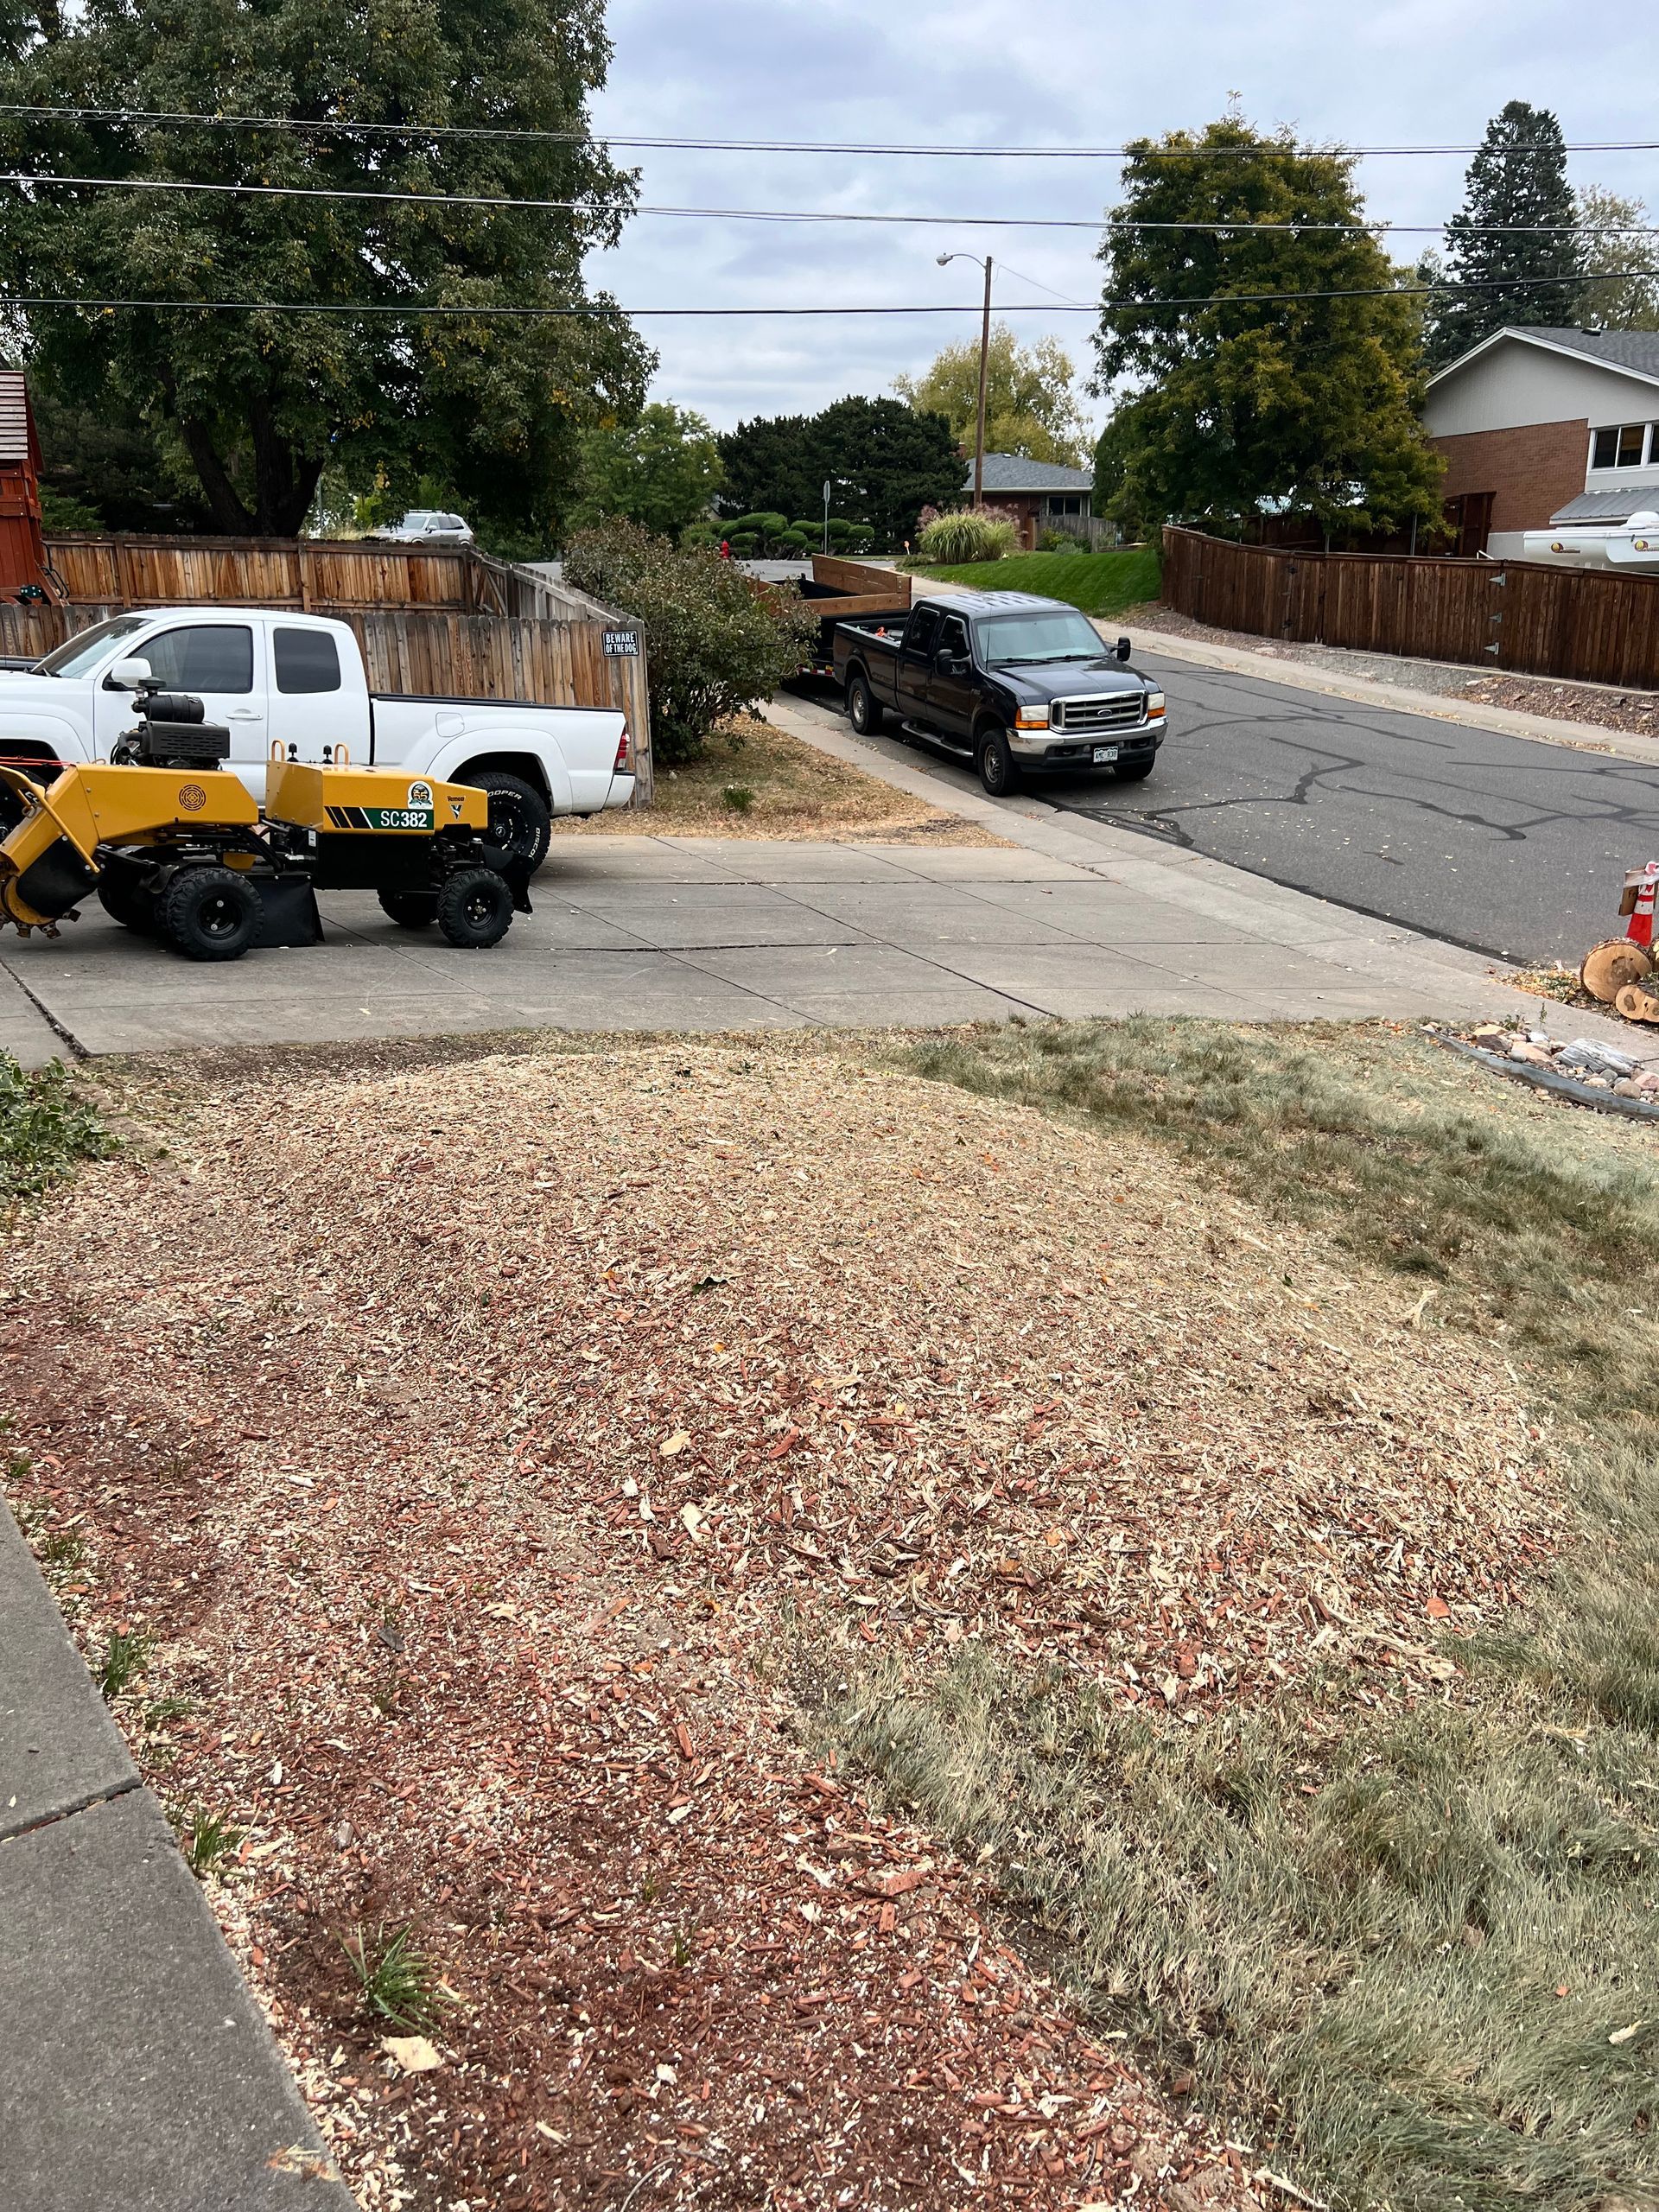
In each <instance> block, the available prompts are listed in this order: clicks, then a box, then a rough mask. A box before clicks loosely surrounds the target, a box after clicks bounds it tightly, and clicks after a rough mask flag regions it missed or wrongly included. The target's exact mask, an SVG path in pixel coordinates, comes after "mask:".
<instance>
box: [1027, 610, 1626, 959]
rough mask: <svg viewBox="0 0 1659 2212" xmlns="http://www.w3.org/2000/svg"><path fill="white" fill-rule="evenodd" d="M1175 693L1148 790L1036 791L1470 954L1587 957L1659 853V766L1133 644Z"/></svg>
mask: <svg viewBox="0 0 1659 2212" xmlns="http://www.w3.org/2000/svg"><path fill="white" fill-rule="evenodd" d="M1135 665H1136V666H1137V667H1138V668H1143V669H1145V670H1146V671H1147V672H1148V673H1149V674H1153V675H1156V676H1157V677H1159V679H1160V681H1161V683H1162V684H1163V686H1164V690H1165V692H1166V695H1167V696H1168V700H1169V736H1168V739H1167V740H1166V743H1165V745H1164V748H1163V750H1162V752H1161V753H1160V754H1159V757H1158V766H1157V767H1156V768H1155V769H1154V771H1153V773H1152V775H1151V777H1150V778H1149V779H1148V780H1147V782H1146V783H1144V784H1135V785H1125V786H1121V787H1120V786H1117V785H1109V784H1099V783H1094V782H1089V783H1078V784H1075V785H1060V784H1044V785H1040V786H1039V787H1038V795H1039V796H1040V797H1043V798H1049V799H1052V800H1053V801H1055V802H1056V803H1058V804H1062V805H1065V806H1066V807H1068V808H1073V809H1075V810H1077V811H1078V812H1080V813H1084V814H1088V815H1090V816H1092V817H1095V818H1096V819H1097V820H1099V821H1103V822H1113V823H1122V824H1123V825H1124V826H1125V827H1131V828H1138V829H1145V830H1147V832H1149V833H1150V834H1152V835H1154V836H1159V837H1162V838H1166V839H1167V840H1169V841H1171V842H1174V843H1176V844H1179V845H1183V846H1185V847H1187V848H1188V849H1192V850H1194V851H1197V852H1201V853H1205V854H1207V855H1210V856H1211V857H1212V858H1214V859H1217V860H1223V861H1229V862H1230V863H1231V864H1232V865H1233V866H1234V867H1236V868H1249V869H1251V870H1252V871H1254V872H1255V874H1259V875H1265V876H1268V877H1270V878H1271V879H1272V880H1274V882H1275V883H1282V884H1286V885H1288V886H1291V887H1294V889H1296V890H1299V891H1307V892H1312V893H1314V894H1315V895H1317V896H1318V897H1319V898H1322V899H1336V900H1338V901H1340V902H1341V903H1342V904H1343V905H1344V906H1353V907H1356V908H1357V909H1358V910H1359V911H1360V912H1363V913H1367V914H1376V915H1381V916H1383V917H1384V918H1387V919H1388V920H1390V921H1397V922H1404V923H1407V924H1408V925H1410V926H1411V927H1412V928H1414V929H1419V930H1423V931H1427V932H1429V933H1430V934H1432V935H1433V936H1436V937H1441V938H1450V939H1451V940H1452V942H1453V943H1454V944H1462V945H1466V946H1468V947H1470V948H1471V949H1472V950H1476V951H1479V952H1486V953H1496V954H1498V955H1500V956H1502V957H1506V958H1510V959H1518V960H1544V959H1554V958H1560V959H1564V960H1572V961H1573V962H1576V961H1577V960H1579V959H1580V957H1582V955H1583V954H1584V952H1585V951H1586V950H1587V949H1588V947H1589V946H1591V945H1592V944H1595V943H1596V942H1597V940H1598V939H1599V938H1605V937H1610V936H1614V935H1622V934H1623V931H1624V924H1623V923H1622V922H1621V921H1620V920H1619V918H1618V894H1619V887H1620V885H1621V883H1622V881H1623V880H1624V871H1625V869H1626V868H1634V867H1636V866H1637V865H1638V864H1639V863H1641V862H1642V861H1646V860H1649V858H1659V766H1656V767H1648V766H1643V764H1641V763H1640V762H1637V761H1633V760H1616V759H1613V758H1611V757H1604V756H1602V755H1600V754H1596V753H1581V752H1576V751H1573V750H1571V749H1569V748H1568V747H1565V746H1558V745H1548V744H1537V743H1533V742H1530V741H1527V740H1525V739H1520V738H1512V737H1504V736H1500V735H1498V734H1497V733H1496V732H1494V731H1491V730H1480V729H1469V728H1464V727H1462V726H1461V725H1459V724H1458V723H1455V722H1446V721H1436V720H1434V719H1433V717H1432V716H1429V715H1410V714H1397V713H1392V712H1389V710H1387V709H1383V708H1378V707H1370V706H1364V705H1362V704H1360V703H1358V702H1356V701H1353V700H1348V699H1336V698H1325V697H1323V696H1320V695H1319V694H1318V693H1316V692H1310V691H1303V690H1295V689H1294V688H1292V687H1291V686H1289V685H1281V684H1276V683H1262V682H1261V681H1260V680H1259V679H1257V678H1256V677H1249V676H1237V675H1234V674H1232V673H1230V671H1224V670H1220V669H1208V668H1200V667H1197V666H1195V665H1193V664H1192V663H1191V662H1185V661H1175V660H1166V659H1163V658H1160V657H1159V656H1157V655H1156V654H1150V653H1137V654H1136V656H1135Z"/></svg>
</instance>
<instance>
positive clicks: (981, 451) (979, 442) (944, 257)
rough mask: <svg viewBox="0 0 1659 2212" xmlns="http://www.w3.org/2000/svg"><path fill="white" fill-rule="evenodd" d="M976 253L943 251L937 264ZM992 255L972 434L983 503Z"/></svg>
mask: <svg viewBox="0 0 1659 2212" xmlns="http://www.w3.org/2000/svg"><path fill="white" fill-rule="evenodd" d="M978 259H979V256H978V255H977V254H976V253H942V254H941V255H940V256H939V266H940V268H941V269H943V268H944V266H945V264H947V263H948V262H952V261H977V260H978ZM991 268H992V262H991V257H990V255H989V254H987V255H986V256H985V260H984V270H985V314H984V317H983V319H982V321H981V323H980V326H979V419H978V425H977V428H976V430H975V433H974V505H976V507H979V506H983V505H984V504H985V388H986V385H987V383H988V380H989V377H990V367H991Z"/></svg>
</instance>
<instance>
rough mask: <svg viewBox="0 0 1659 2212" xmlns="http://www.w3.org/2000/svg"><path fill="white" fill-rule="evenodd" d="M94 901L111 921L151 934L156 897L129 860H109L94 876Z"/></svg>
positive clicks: (154, 929)
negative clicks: (148, 889)
mask: <svg viewBox="0 0 1659 2212" xmlns="http://www.w3.org/2000/svg"><path fill="white" fill-rule="evenodd" d="M98 903H99V906H101V907H102V908H103V909H104V911H105V913H106V914H107V915H108V916H109V918H110V919H111V921H112V922H119V923H120V925H121V926H122V928H123V929H124V930H136V931H137V933H138V935H139V936H140V937H154V936H155V935H156V932H157V929H158V926H159V924H158V918H157V915H156V899H155V896H154V894H153V893H150V892H149V891H147V890H146V889H145V888H144V884H143V876H142V875H141V874H140V873H139V871H138V870H137V868H134V867H133V866H132V864H131V862H130V861H118V860H115V861H110V862H109V863H108V865H107V866H106V867H105V870H104V872H103V874H101V875H100V876H99V879H98Z"/></svg>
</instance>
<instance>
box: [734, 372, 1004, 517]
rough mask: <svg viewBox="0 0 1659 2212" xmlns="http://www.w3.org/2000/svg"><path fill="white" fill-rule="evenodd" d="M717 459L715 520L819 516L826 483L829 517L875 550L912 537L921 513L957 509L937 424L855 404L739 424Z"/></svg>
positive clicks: (894, 407)
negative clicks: (861, 532)
mask: <svg viewBox="0 0 1659 2212" xmlns="http://www.w3.org/2000/svg"><path fill="white" fill-rule="evenodd" d="M720 457H721V465H722V467H724V470H725V473H726V483H725V488H724V490H723V491H722V492H721V495H720V507H721V512H722V513H723V514H727V515H747V514H770V513H776V514H781V515H789V516H808V515H810V516H817V515H818V514H819V513H821V512H823V487H824V485H825V483H826V481H827V482H828V483H829V484H830V485H831V486H832V487H833V488H832V489H831V492H830V495H829V512H830V513H831V515H832V516H840V517H842V518H844V519H845V520H846V521H848V522H857V523H866V524H868V525H869V528H870V530H871V532H872V534H873V535H874V539H875V543H877V545H879V546H882V547H889V546H894V545H898V544H899V543H902V542H903V541H904V539H906V538H907V537H914V535H915V532H916V518H917V516H918V514H919V513H920V512H921V510H922V509H923V508H924V507H925V506H954V505H957V504H958V503H959V502H960V500H961V499H962V494H963V474H964V468H965V463H964V462H963V459H962V455H961V453H960V451H959V450H958V448H957V440H956V435H955V434H954V432H953V431H952V430H951V428H950V424H949V423H947V422H946V421H945V419H944V416H943V415H929V414H918V412H917V410H915V409H914V408H912V407H907V406H906V405H905V404H904V403H903V401H902V400H898V399H867V398H864V397H860V396H859V395H857V394H853V395H849V397H847V398H845V399H838V400H836V403H835V404H834V405H833V406H831V407H826V408H825V409H824V410H823V413H822V414H821V415H811V416H807V415H779V416H772V417H770V418H766V417H758V418H757V419H756V420H755V421H753V422H750V423H739V424H738V426H737V428H736V429H735V430H728V432H727V433H726V435H724V436H723V437H722V438H721V441H720Z"/></svg>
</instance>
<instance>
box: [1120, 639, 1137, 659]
mask: <svg viewBox="0 0 1659 2212" xmlns="http://www.w3.org/2000/svg"><path fill="white" fill-rule="evenodd" d="M1134 651H1135V647H1134V646H1133V645H1131V644H1130V643H1129V641H1128V639H1127V638H1120V639H1118V641H1117V657H1118V658H1119V660H1128V657H1129V655H1130V654H1131V653H1132V652H1134Z"/></svg>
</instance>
